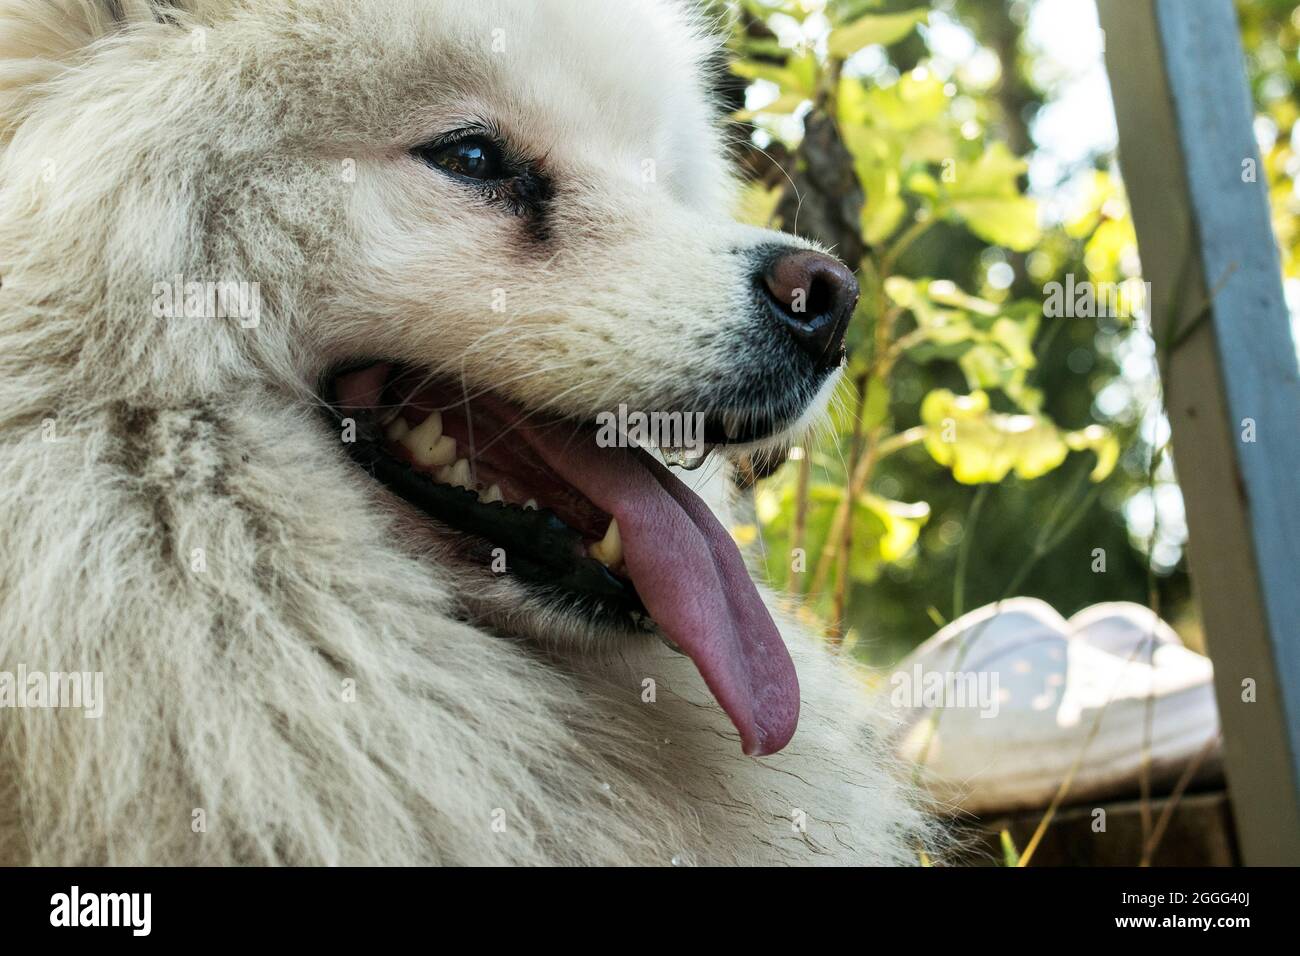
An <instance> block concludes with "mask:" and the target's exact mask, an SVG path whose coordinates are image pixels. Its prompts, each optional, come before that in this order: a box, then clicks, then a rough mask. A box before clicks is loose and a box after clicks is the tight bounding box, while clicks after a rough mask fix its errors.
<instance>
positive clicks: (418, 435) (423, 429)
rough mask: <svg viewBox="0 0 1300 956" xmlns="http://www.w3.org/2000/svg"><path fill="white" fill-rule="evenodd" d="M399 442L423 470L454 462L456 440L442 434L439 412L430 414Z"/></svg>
mask: <svg viewBox="0 0 1300 956" xmlns="http://www.w3.org/2000/svg"><path fill="white" fill-rule="evenodd" d="M401 442H402V444H403V445H405V446H406V449H407V451H409V452H410V453H411V457H412V458H414V459H415V462H416V464H418V465H422V466H424V467H425V468H436V467H439V466H441V465H450V464H451V463H452V462H453V461H455V460H456V439H454V438H452V437H451V436H450V435H444V434H443V433H442V415H441V414H440V413H439V412H431V413H430V414H429V417H428V418H426V419H425V420H424V421H422V422H420V424H418V425H416V426H415V427H414V428H412V429H411V430H410V431H408V432H407V433H406V434H405V435H403V436H402V438H401Z"/></svg>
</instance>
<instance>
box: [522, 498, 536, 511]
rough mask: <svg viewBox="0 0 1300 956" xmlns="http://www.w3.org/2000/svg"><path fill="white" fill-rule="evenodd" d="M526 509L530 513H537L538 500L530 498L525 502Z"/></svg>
mask: <svg viewBox="0 0 1300 956" xmlns="http://www.w3.org/2000/svg"><path fill="white" fill-rule="evenodd" d="M524 508H525V509H526V510H528V511H536V510H537V499H536V498H529V499H528V500H527V501H525V502H524Z"/></svg>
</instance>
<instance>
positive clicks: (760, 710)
mask: <svg viewBox="0 0 1300 956" xmlns="http://www.w3.org/2000/svg"><path fill="white" fill-rule="evenodd" d="M520 431H521V433H523V437H524V438H525V439H526V440H527V441H528V443H529V444H530V445H532V446H533V448H534V449H535V450H536V451H537V453H538V454H539V455H541V456H542V458H543V459H544V460H545V461H546V464H547V466H548V467H550V468H551V469H552V470H554V471H555V472H556V473H557V474H558V475H559V476H560V477H561V478H563V479H564V480H565V481H567V482H568V483H569V484H571V485H573V487H575V488H577V489H578V490H579V491H581V492H582V493H583V494H585V495H586V496H587V497H588V498H590V499H591V501H592V502H593V503H594V504H596V506H597V507H599V508H601V509H602V510H604V511H607V512H608V513H609V514H611V515H613V516H614V517H615V518H617V519H618V527H619V532H620V534H621V536H622V539H623V556H624V561H625V562H626V564H627V569H628V573H629V574H630V575H631V576H632V581H633V583H634V584H635V585H636V589H637V593H638V594H640V595H641V600H642V601H643V602H644V603H645V606H646V610H648V611H649V612H650V614H651V616H652V617H653V618H654V619H655V621H656V622H657V623H658V624H659V626H660V627H661V628H663V630H664V633H665V634H667V635H668V637H669V639H670V640H672V642H673V643H674V644H676V645H677V646H678V647H680V648H681V649H682V650H683V651H685V652H686V653H687V654H688V655H689V656H690V658H691V660H692V661H694V662H695V666H696V667H697V668H699V671H700V674H701V675H702V676H703V677H704V682H705V683H706V684H708V685H709V690H711V691H712V692H713V695H714V696H715V697H716V698H717V699H718V703H720V704H721V705H722V708H723V710H725V711H726V712H727V716H729V717H730V718H731V722H732V723H733V724H735V725H736V729H737V730H739V731H740V740H741V743H742V745H743V746H744V748H745V753H747V754H751V755H754V756H763V755H766V754H771V753H776V752H777V751H778V750H780V749H781V748H782V747H784V746H785V745H786V744H787V743H789V741H790V738H791V737H792V736H793V735H794V729H795V725H796V724H797V723H798V722H799V680H798V678H797V677H796V676H795V672H794V662H793V661H791V660H790V654H789V652H787V651H786V649H785V644H784V643H782V641H781V635H780V633H779V632H778V631H777V629H776V625H775V624H774V623H773V622H772V618H771V615H769V614H768V613H767V608H766V607H765V606H764V605H763V602H762V600H761V599H760V598H759V596H758V590H757V588H755V587H754V582H753V581H752V580H750V577H749V573H748V572H747V571H746V570H745V565H744V561H743V560H742V559H741V557H740V552H739V551H738V550H737V549H736V545H735V544H734V543H733V542H732V540H731V536H730V535H729V534H727V532H726V530H725V529H724V528H723V527H722V525H721V524H719V523H718V520H717V519H716V518H715V517H714V516H713V512H711V511H710V510H709V509H708V506H707V505H705V504H704V502H703V501H701V500H700V498H699V497H698V496H697V495H696V494H695V493H694V492H693V491H691V490H690V489H689V488H687V487H686V486H685V485H684V484H682V483H681V482H680V481H678V480H677V479H676V478H675V477H673V475H672V474H671V473H670V472H669V471H668V469H667V468H665V467H664V466H663V465H661V464H659V462H657V461H655V460H654V459H653V458H651V457H650V456H649V455H648V454H646V453H645V452H644V451H640V450H638V449H622V448H597V447H596V443H595V435H594V434H585V435H574V433H573V430H572V428H571V427H567V428H561V429H555V428H552V429H542V428H521V429H520Z"/></svg>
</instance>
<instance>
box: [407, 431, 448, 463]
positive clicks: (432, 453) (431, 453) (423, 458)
mask: <svg viewBox="0 0 1300 956" xmlns="http://www.w3.org/2000/svg"><path fill="white" fill-rule="evenodd" d="M414 455H415V460H416V461H418V462H419V463H420V464H421V465H427V466H440V465H450V464H451V463H452V462H453V461H455V460H456V439H454V438H452V437H451V436H450V435H443V436H442V437H441V438H439V439H438V440H437V441H436V442H434V443H433V444H432V445H429V446H426V447H424V448H423V449H421V450H420V451H417V452H414Z"/></svg>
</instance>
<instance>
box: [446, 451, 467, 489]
mask: <svg viewBox="0 0 1300 956" xmlns="http://www.w3.org/2000/svg"><path fill="white" fill-rule="evenodd" d="M447 484H449V485H455V486H456V487H457V488H465V489H469V488H470V487H471V485H470V475H469V459H468V458H458V459H456V464H454V465H452V466H451V469H450V471H449V472H448V474H447Z"/></svg>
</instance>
